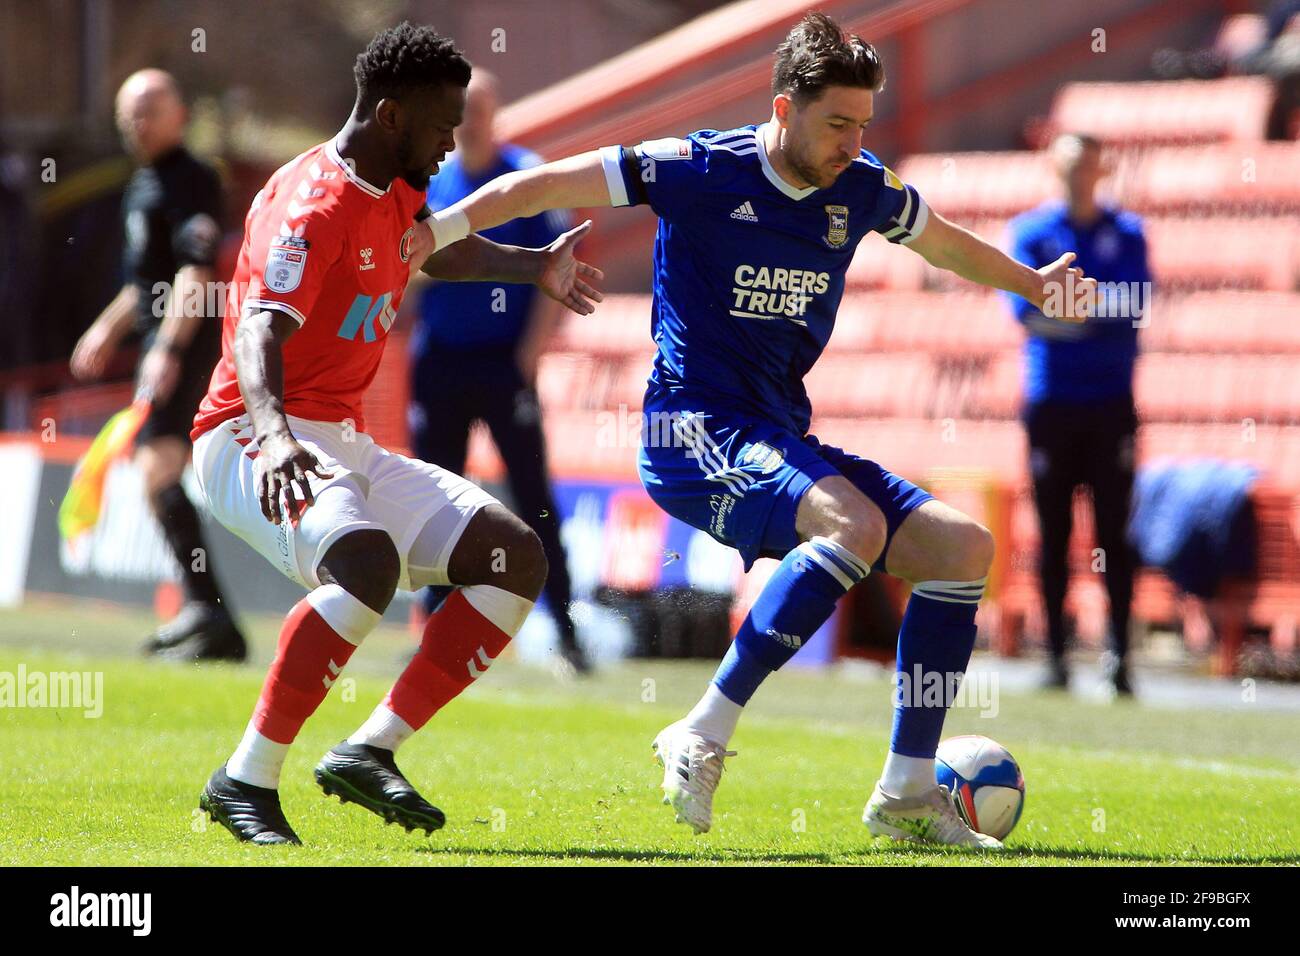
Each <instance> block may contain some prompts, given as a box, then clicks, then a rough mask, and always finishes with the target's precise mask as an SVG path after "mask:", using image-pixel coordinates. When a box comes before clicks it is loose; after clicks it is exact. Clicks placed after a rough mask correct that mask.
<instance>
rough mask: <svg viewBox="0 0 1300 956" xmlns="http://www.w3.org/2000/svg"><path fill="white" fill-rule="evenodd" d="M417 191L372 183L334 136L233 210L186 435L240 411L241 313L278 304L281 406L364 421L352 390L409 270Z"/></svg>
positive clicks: (369, 373)
mask: <svg viewBox="0 0 1300 956" xmlns="http://www.w3.org/2000/svg"><path fill="white" fill-rule="evenodd" d="M423 205H424V194H423V193H421V192H420V191H418V190H416V189H415V188H413V187H412V186H411V185H410V184H408V183H407V182H406V181H405V180H402V179H395V180H393V182H392V184H391V185H390V186H389V187H388V188H387V189H378V188H376V187H375V186H373V185H371V184H370V183H368V182H366V181H365V180H364V179H361V178H360V177H359V176H357V174H356V173H355V172H353V171H352V170H351V169H350V168H349V167H348V166H347V164H346V163H344V162H343V160H342V158H341V157H340V156H339V153H338V150H337V149H336V148H335V146H334V143H333V142H332V141H331V142H329V143H322V144H321V145H319V146H315V147H312V148H311V149H309V150H307V152H305V153H303V154H302V155H301V156H299V157H298V158H297V159H295V160H293V161H292V162H290V163H288V164H286V165H285V166H282V167H281V168H280V169H278V170H276V172H275V173H274V174H273V175H272V176H271V178H270V179H268V180H267V182H266V185H265V186H263V187H262V191H261V192H260V193H258V194H257V197H256V198H255V199H254V200H253V204H252V206H251V207H249V210H248V216H247V218H246V219H245V220H244V244H243V246H242V247H241V248H240V250H239V262H238V264H237V265H236V267H235V275H234V279H233V281H232V283H231V285H230V289H229V292H228V295H227V299H226V317H225V322H224V325H223V327H222V334H221V361H219V362H218V363H217V367H216V369H215V370H214V371H213V373H212V380H211V383H210V384H209V386H208V393H207V395H205V396H204V398H203V401H202V402H201V403H200V404H199V410H198V414H196V415H195V416H194V428H193V430H192V431H191V432H190V438H191V439H194V438H197V437H198V436H199V435H201V434H203V432H205V431H207V430H208V429H210V428H212V427H213V426H214V425H217V424H219V423H220V422H223V421H226V420H227V419H230V418H234V417H236V416H238V415H241V414H243V412H244V399H243V396H242V395H240V393H239V383H238V381H237V380H236V377H235V358H234V348H233V347H234V342H235V327H236V325H237V324H238V323H239V319H240V317H241V316H244V315H249V314H256V313H257V312H259V311H261V310H263V309H277V310H279V311H281V312H284V313H285V314H287V315H289V316H291V317H292V318H293V319H294V320H295V321H296V322H297V323H298V326H299V328H298V331H296V332H295V333H294V334H293V335H291V336H290V337H289V339H288V341H287V342H285V344H284V348H283V356H284V410H285V413H286V414H288V415H296V416H298V417H299V418H309V419H312V420H315V421H327V422H341V421H345V420H351V421H352V422H353V423H354V424H355V427H356V429H357V431H363V430H364V429H365V419H364V417H363V415H362V408H361V397H362V395H363V394H364V393H365V391H366V389H367V388H368V387H369V385H370V382H371V380H372V379H373V378H374V377H375V372H376V370H377V369H378V368H379V359H380V357H381V356H382V355H383V352H384V345H385V343H386V341H387V336H388V330H389V328H390V327H391V326H392V324H393V319H394V318H395V317H396V315H397V309H398V306H399V305H401V302H402V294H403V292H404V291H405V290H406V283H407V281H408V280H409V278H410V273H411V264H410V255H411V247H412V242H413V239H414V237H415V214H416V213H417V212H419V210H420V209H421V208H422V207H423Z"/></svg>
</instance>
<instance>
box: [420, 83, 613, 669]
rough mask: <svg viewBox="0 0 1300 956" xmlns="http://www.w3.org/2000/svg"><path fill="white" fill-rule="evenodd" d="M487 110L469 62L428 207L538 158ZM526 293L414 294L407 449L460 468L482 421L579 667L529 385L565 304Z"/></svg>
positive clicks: (523, 240)
mask: <svg viewBox="0 0 1300 956" xmlns="http://www.w3.org/2000/svg"><path fill="white" fill-rule="evenodd" d="M496 109H497V84H496V79H495V78H494V77H493V76H492V74H491V73H489V72H488V71H487V70H484V69H482V68H481V67H475V69H474V76H473V79H471V80H470V84H469V88H468V90H467V91H466V99H465V119H464V122H463V123H462V124H461V125H460V126H459V127H458V128H457V129H456V150H455V152H454V153H453V154H452V155H451V157H450V159H449V161H448V162H447V163H446V164H445V165H444V166H443V168H442V169H441V170H440V171H439V173H438V175H437V176H435V177H433V179H432V180H431V181H430V183H429V194H428V200H429V208H430V209H431V210H433V211H434V212H437V211H438V210H440V209H445V208H446V207H447V206H450V205H452V204H453V203H455V202H457V201H458V200H461V199H464V198H465V197H466V196H468V195H469V194H470V193H472V192H474V190H476V189H478V188H479V187H480V186H482V185H483V184H484V183H487V182H490V181H491V180H493V179H496V178H497V177H498V176H501V175H504V174H505V173H509V172H513V171H515V170H519V169H527V168H529V167H532V166H537V165H539V164H540V163H541V159H540V158H539V157H538V156H537V155H536V154H535V153H532V152H530V151H528V150H526V149H523V148H522V147H519V146H513V145H510V144H508V143H499V142H498V141H497V138H496V135H495V130H494V120H495V114H496ZM568 221H569V216H568V214H567V213H566V212H564V211H562V210H552V211H550V212H547V213H543V214H541V215H537V216H532V217H529V218H526V219H516V220H514V221H512V222H508V223H505V224H503V225H501V226H498V227H497V228H495V229H489V230H487V231H486V232H485V233H484V235H485V236H486V237H487V238H489V239H492V240H493V241H495V242H500V243H508V244H510V245H516V246H524V247H529V248H535V247H538V246H545V245H548V244H550V243H551V242H552V241H553V240H555V239H556V238H557V237H558V236H559V235H561V234H562V233H563V232H564V231H565V230H566V229H568ZM533 292H534V287H533V286H527V285H512V284H508V283H502V282H437V283H434V284H433V285H431V286H428V287H427V288H426V289H424V290H423V293H422V295H421V296H420V301H419V320H418V323H417V325H416V329H415V333H414V335H413V336H412V340H411V372H412V382H411V398H412V402H411V415H410V419H411V421H410V424H411V445H412V450H413V451H414V453H415V455H416V457H417V458H420V459H422V460H424V461H431V462H434V463H435V464H437V465H439V466H441V467H443V468H446V469H447V470H449V471H452V472H455V473H457V474H460V473H462V472H463V471H464V470H465V456H466V453H467V448H468V443H469V432H470V427H471V426H472V425H473V423H474V422H475V421H476V420H481V421H483V422H485V423H486V424H487V426H488V429H489V431H490V432H491V434H492V440H493V442H495V443H496V446H497V450H498V451H500V453H501V458H502V460H503V461H504V462H505V466H506V472H507V475H508V482H509V485H510V494H511V496H512V497H513V500H514V504H515V510H516V511H517V512H518V514H519V516H520V517H522V518H523V519H524V520H525V521H526V522H528V524H529V525H530V526H531V527H532V529H533V530H534V531H536V532H537V536H538V537H539V538H541V541H542V547H543V549H544V550H545V552H546V560H547V562H548V563H549V565H550V571H549V573H548V575H547V580H546V588H545V592H544V593H545V594H546V603H547V607H548V608H549V609H550V612H551V615H552V617H553V618H554V619H555V623H556V628H557V630H558V632H559V638H560V648H559V650H560V655H561V657H563V658H564V660H565V661H567V662H568V664H569V665H571V666H572V667H573V669H574V670H576V671H577V672H579V673H582V672H585V671H586V670H587V669H588V665H587V660H586V657H585V655H584V654H583V652H582V650H581V648H580V647H579V645H578V643H577V638H576V633H575V628H574V624H573V619H572V617H571V616H570V614H569V602H570V599H571V594H570V583H569V571H568V567H567V566H566V563H565V554H564V548H563V546H562V545H561V543H560V525H559V517H558V515H557V512H556V508H555V501H554V498H553V497H552V494H551V482H550V477H549V475H548V474H547V468H546V442H545V436H544V434H543V432H542V421H541V409H540V406H539V405H538V401H537V391H536V383H537V363H538V359H539V357H540V356H541V353H542V351H543V349H544V348H545V347H546V342H547V339H548V338H550V336H551V334H552V333H553V332H554V331H555V328H556V325H557V323H558V322H559V320H560V315H561V313H562V312H563V310H564V307H563V306H562V305H560V304H559V303H556V302H552V301H551V300H550V299H547V298H546V297H545V296H537V295H534V294H533ZM444 596H445V594H444V593H441V591H440V589H436V588H430V589H429V590H428V591H427V592H426V606H427V607H428V608H429V610H430V611H432V610H433V609H434V608H436V607H437V606H438V605H439V604H440V603H441V601H442V598H443V597H444Z"/></svg>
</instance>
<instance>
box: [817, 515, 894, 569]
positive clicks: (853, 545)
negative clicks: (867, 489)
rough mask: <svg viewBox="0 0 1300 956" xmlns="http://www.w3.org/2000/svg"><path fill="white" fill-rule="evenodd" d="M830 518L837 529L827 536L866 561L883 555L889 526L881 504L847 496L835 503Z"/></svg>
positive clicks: (870, 561) (868, 561)
mask: <svg viewBox="0 0 1300 956" xmlns="http://www.w3.org/2000/svg"><path fill="white" fill-rule="evenodd" d="M831 519H832V524H833V528H834V530H833V531H832V533H831V534H829V535H827V537H829V538H831V539H832V540H834V541H836V542H837V543H838V544H841V545H843V546H844V547H846V548H848V549H849V550H850V551H852V552H853V553H854V554H855V555H857V556H858V557H859V558H861V559H862V560H863V561H864V562H866V563H867V564H871V563H872V562H873V561H875V560H876V558H878V557H879V556H880V552H881V551H883V550H884V548H885V537H886V535H887V533H888V529H887V528H886V526H885V517H884V515H882V514H881V513H880V509H879V508H876V507H874V506H873V505H872V504H871V503H870V502H869V501H867V500H866V499H848V500H846V501H840V502H837V503H836V508H835V510H834V512H833V514H832V516H831Z"/></svg>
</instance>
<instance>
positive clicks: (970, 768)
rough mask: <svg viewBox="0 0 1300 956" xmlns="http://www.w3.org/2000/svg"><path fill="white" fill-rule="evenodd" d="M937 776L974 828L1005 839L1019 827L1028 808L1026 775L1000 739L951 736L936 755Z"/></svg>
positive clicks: (935, 767)
mask: <svg viewBox="0 0 1300 956" xmlns="http://www.w3.org/2000/svg"><path fill="white" fill-rule="evenodd" d="M934 776H935V780H937V781H938V782H939V783H940V784H941V785H943V786H945V787H947V788H948V793H949V794H950V795H951V796H952V800H953V803H954V804H956V806H957V812H958V813H959V814H960V815H961V818H962V819H963V820H965V821H966V825H967V826H969V827H970V828H971V829H972V830H974V831H976V832H977V833H984V834H987V835H988V836H991V837H996V838H997V839H999V840H1005V839H1006V838H1007V834H1009V833H1010V832H1011V831H1012V830H1014V829H1015V827H1016V823H1017V822H1018V821H1019V820H1020V813H1021V811H1022V810H1024V808H1025V778H1024V775H1023V774H1022V773H1021V772H1020V765H1019V764H1017V763H1016V758H1015V757H1013V756H1011V754H1010V752H1009V751H1008V750H1007V748H1005V747H1003V746H1002V745H1001V744H1000V743H998V742H997V741H996V740H990V739H989V738H988V737H980V736H977V735H974V734H971V735H967V736H962V737H949V738H948V739H947V740H945V741H943V742H942V743H940V744H939V750H938V752H937V753H936V754H935V758H934Z"/></svg>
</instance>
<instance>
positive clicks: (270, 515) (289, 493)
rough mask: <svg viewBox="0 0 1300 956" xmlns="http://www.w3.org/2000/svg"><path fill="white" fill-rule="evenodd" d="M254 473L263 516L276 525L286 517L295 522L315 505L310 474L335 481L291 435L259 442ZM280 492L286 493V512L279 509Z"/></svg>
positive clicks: (332, 474) (332, 475)
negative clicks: (309, 479)
mask: <svg viewBox="0 0 1300 956" xmlns="http://www.w3.org/2000/svg"><path fill="white" fill-rule="evenodd" d="M253 472H254V474H255V475H256V478H257V497H258V501H259V503H260V504H261V506H262V515H263V517H265V518H266V520H267V521H269V522H271V524H276V525H278V524H279V523H280V522H281V521H283V520H284V518H285V517H288V518H290V519H291V520H296V519H297V517H298V515H299V514H300V513H301V512H302V511H304V510H305V509H307V508H310V507H311V506H312V505H314V504H315V503H316V498H315V496H314V495H313V494H312V493H311V484H310V483H309V482H308V481H307V473H308V472H311V473H312V474H314V475H315V476H316V477H317V478H333V477H334V473H333V472H331V471H326V470H325V468H324V467H323V466H322V465H321V463H320V461H319V460H317V458H316V456H315V455H313V454H312V453H311V452H309V451H308V450H307V449H306V448H303V447H302V445H300V444H298V442H297V441H296V440H295V439H294V438H293V436H292V435H283V436H281V435H272V436H270V437H269V438H266V439H265V440H263V441H261V442H259V443H258V453H257V461H255V462H254V463H253ZM295 490H296V491H297V494H295ZM281 492H284V507H285V510H284V511H283V512H282V511H281V508H280V493H281ZM299 500H301V501H302V504H301V506H300V505H299V503H298V502H299Z"/></svg>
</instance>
